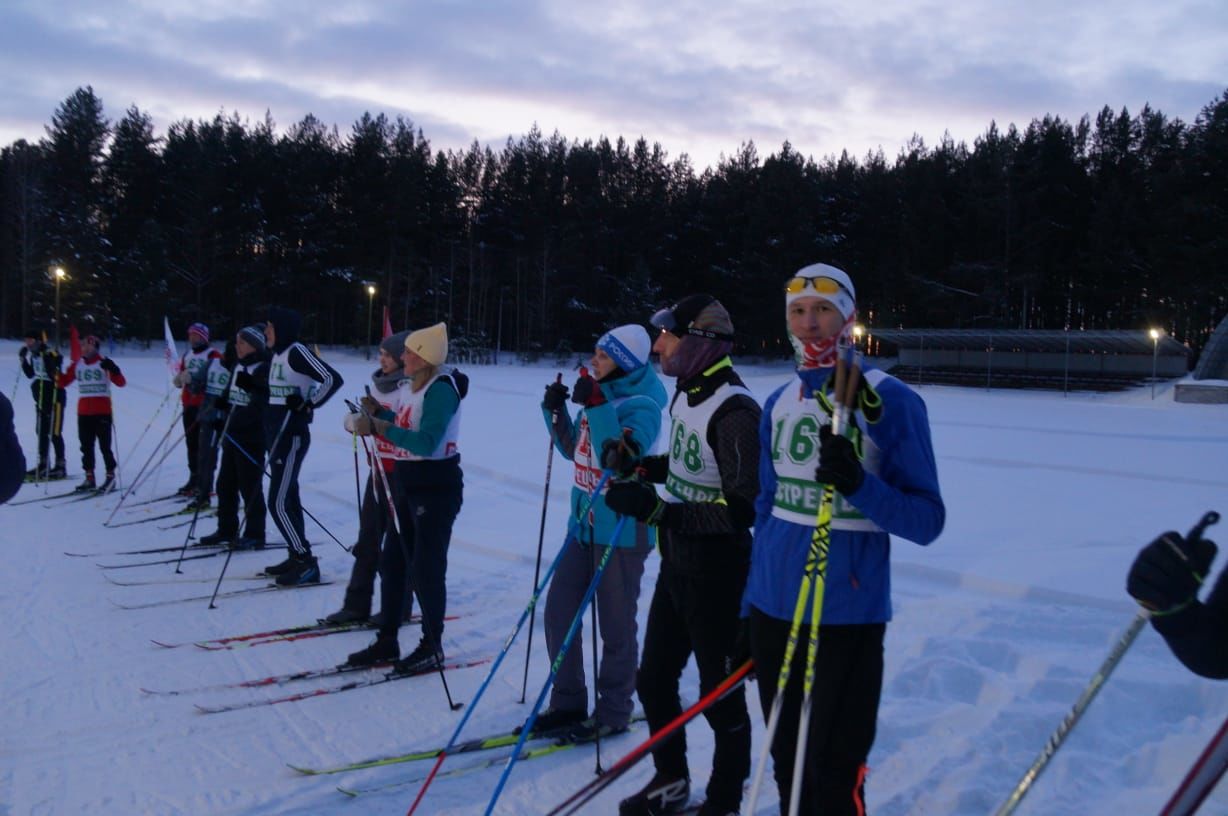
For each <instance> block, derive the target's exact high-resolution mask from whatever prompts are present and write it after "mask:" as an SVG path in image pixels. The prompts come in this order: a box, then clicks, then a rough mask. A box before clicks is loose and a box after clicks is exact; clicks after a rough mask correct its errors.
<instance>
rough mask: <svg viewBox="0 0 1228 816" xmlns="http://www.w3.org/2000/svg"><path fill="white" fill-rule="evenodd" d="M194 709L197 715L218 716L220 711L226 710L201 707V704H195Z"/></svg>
mask: <svg viewBox="0 0 1228 816" xmlns="http://www.w3.org/2000/svg"><path fill="white" fill-rule="evenodd" d="M192 707H193V708H195V709H196V713H197V714H217V713H218V712H219V711H224V710H225V709H222V708H214V707H212V706H206V705H201V704H200V703H193V704H192Z"/></svg>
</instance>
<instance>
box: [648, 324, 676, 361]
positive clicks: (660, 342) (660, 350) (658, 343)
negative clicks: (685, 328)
mask: <svg viewBox="0 0 1228 816" xmlns="http://www.w3.org/2000/svg"><path fill="white" fill-rule="evenodd" d="M681 342H682V338H681V337H678V336H676V335H674V334H673V333H671V332H667V331H665V330H662V331H661V333H660V334H658V335H657V339H656V340H655V341H654V342H653V344H652V350H653V351H655V352H656V353H657V354H659V355H661V366H662V367H664V366H665V364H666V362H667V361H668V360H669V359H670V358H671V357H673V356H674V352H675V351H676V350H677V349H678V344H679V343H681Z"/></svg>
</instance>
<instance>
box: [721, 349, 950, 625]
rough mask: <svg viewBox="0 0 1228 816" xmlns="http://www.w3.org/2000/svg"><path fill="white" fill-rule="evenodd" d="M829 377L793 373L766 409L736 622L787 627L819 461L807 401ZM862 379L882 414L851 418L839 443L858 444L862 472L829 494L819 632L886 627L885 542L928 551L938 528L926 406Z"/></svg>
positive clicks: (817, 407)
mask: <svg viewBox="0 0 1228 816" xmlns="http://www.w3.org/2000/svg"><path fill="white" fill-rule="evenodd" d="M831 371H832V369H809V370H798V371H797V377H796V378H795V379H793V380H792V381H791V382H789V383H788V384H786V385H784V386H782V387H781V388H778V389H777V390H776V391H775V392H773V393H772V395H771V396H770V397H768V400H767V402H766V403H765V405H764V409H763V419H762V421H761V422H760V425H759V440H760V456H759V495H758V497H757V498H756V500H755V514H756V520H755V535H754V540H753V544H752V546H751V567H750V577H749V578H748V580H747V584H746V591H745V593H744V595H743V598H742V614H743V616H746V615H749V614H750V608H751V607H752V606H753V607H755V608H756V609H758V610H760V611H761V612H763V613H765V614H767V615H770V616H772V617H774V618H777V619H780V620H792V619H793V613H794V608H795V606H796V603H797V594H798V590H799V588H800V587H801V581H802V575H803V573H804V568H805V562H806V554H807V552H808V550H809V549H810V542H811V537H812V535H813V533H814V528H815V522H814V520H813V517H814V515H815V512H814V510H813V509H811V508H812V507H817V503H818V502H817V497H818V495H819V492H820V488H821V486H820V485H819V484H818V483H817V482H815V481H813V479H814V471H815V469H816V467H817V466H818V462H819V451H818V448H819V446H818V434H817V430H818V426H820V425H822V424H826V423H827V422H829V421H830V417H829V416H828V414H827V412H826V411H825V410H824V408H823V407H822V405H821V403H820V402H819V401H818V400H817V399H816V397H815V393H816V392H819V391H822V390H823V389H824V387H825V386H826V387H827V388H830V385H829V384H828V382H827V381H828V379H829V376H830V374H831ZM863 376H864V378H865V382H866V383H867V384H869V385H872V386H873V388H874V389H875V390H876V391H877V393H878V395H879V397H880V398H881V400H882V412H881V416H879V417H878V418H877V420H876V421H875V422H873V423H871V422H869V421H867V420H866V417H865V416H864V415H863V414H862V412H861V411H857V412H855V413H854V415H853V418H851V419H850V420H849V422H848V423H847V430H846V434H847V435H849V436H850V437H852V438H854V439H855V440H856V439H857V436H858V435H860V436H861V437H862V439H861V440H860V442H859V444H860V445H861V447H862V449H863V450H865V452H866V456H865V460H864V461H863V466H864V467H865V470H866V474H865V480H864V481H863V482H862V485H861V487H859V488H858V489H857V491H856V492H854V493H852V494H851V495H849V496H841V495H840V494H839V493H836V494H835V502H834V504H833V521H832V531H831V547H830V552H829V556H828V565H827V579H826V586H825V588H824V598H823V610H822V619H821V623H822V624H864V623H885V622H887V621H889V620H891V571H890V556H891V540H890V536H891V535H897V536H900V537H902V538H906V539H909V540H910V541H914V542H916V543H917V544H921V545H927V544H929V543H931V542H932V541H933V540H934V539H936V538H937V537H938V535H939V533H941V532H942V527H943V524H944V522H945V520H946V508H945V506H944V505H943V501H942V496H941V494H940V493H939V489H938V471H937V467H936V465H935V462H934V451H933V447H932V446H931V443H930V430H929V419H928V416H927V413H926V409H925V403H924V401H922V399H921V397H920V396H918V395H917V393H916V392H915V391H913V390H912V389H911V388H909V387H908V386H907V385H905V384H904V383H903V382H901V381H899V380H897V379H896V378H895V377H892V376H890V375H887V374H884V373H883V372H881V371H878V370H876V369H873V368H869V367H867V369H866V371H865V373H864V375H863ZM784 401H791V402H784ZM778 404H779V410H778ZM808 416H809V419H808V418H807V417H808ZM774 434H776V436H775V437H774V436H773V435H774ZM790 434H791V435H790ZM786 437H787V438H786ZM782 471H783V473H782ZM790 472H791V474H792V475H791V476H790V475H785V474H788V473H790ZM807 473H808V474H809V475H802V476H800V478H799V474H807ZM802 496H804V497H807V498H799V497H802ZM790 511H793V512H790ZM803 519H805V521H804V522H803V521H802V520H803ZM810 611H811V606H810V604H809V603H807V605H806V612H805V620H804V622H805V623H809V622H810V619H811V615H810Z"/></svg>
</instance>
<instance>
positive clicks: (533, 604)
mask: <svg viewBox="0 0 1228 816" xmlns="http://www.w3.org/2000/svg"><path fill="white" fill-rule="evenodd" d="M609 479H610V471H606V472H605V473H603V474H602V475H601V481H599V482H597V487H596V488H595V489H594V490H593V493H592V496H590V497H589V500H588V505H587V506H586V507H585V508H584V510H583V512H581V514H580V515H581V516H583V515H584V514H585V513H588V511H589V508H590V507H592V504H593V501H594V498H593V497H595V496H598V495H600V493H601V489H602V488H603V487H605V483H606V482H607V481H609ZM569 544H571V538H570V537H568V538H567V540H566V541H564V542H563V546H562V547H560V548H559V554H558V555H556V556H555V557H554V561H553V562H552V563H551V564H550V567H549V569H547V570H546V574H545V576H544V577H543V578H542V580H541V583H539V584H538V585H537V587H536V588H535V589H534V590H533V596H532V597H531V598H529V605H528V606H526V607H525V608H524V611H523V612H521V613H520V620H518V621H516V626H515V627H514V628H513V629H512V633H511V634H510V635H508V637H507V640H506V641H504V643H503V648H502V649H500V650H499V654H497V655H495V662H494V663H492V664H491V666H490V671H489V672H487V673H486V679H485V680H483V681H482V685H480V686H478V690H477V693H476V694H474V695H473V702H471V703H470V704H469V705H468V707H467V708H466V709H465V713H464V714H463V715H461V720H460V722H458V723H457V724H456V730H454V731H453V732H452V738H451V739H449V740H448V744H447V745H445V746H444V749H443V750H442V751H440V752H439V756H438V757H436V758H435V765H434V767H432V768H431V772H430V773H429V774H427V775H426V779H425V780H423V782H422V788H421V789H420V790H419V791H418V795H417V796H416V797H415V798H414V801H413V804H411V805H410V806H409V810H408V811H407V812H406V816H411V814H413V812H414V811H415V810H417V808H418V804H419V803H420V802H421V801H422V797H423V796H424V795H426V789H427V788H429V787H430V786H431V781H432V780H433V779H434V778H435V774H436V773H437V772H438V771H439V766H440V765H442V764H443V761H444V759H445V758H446V757H447V756H448V752H449V751H451V750H452V748H453V746H455V745H456V741H457V740H458V739H460V735H461V731H463V730H464V728H465V724H466V723H468V722H469V716H470V715H471V714H473V710H474V708H476V707H477V704H478V701H479V700H481V699H482V695H483V694H485V693H486V688H487V686H489V685H490V681H491V680H493V679H494V678H495V674H496V673H497V672H498V671H499V666H500V665H502V663H503V658H505V657H507V653H508V651H509V650H510V649H511V648H512V644H513V643H514V642H515V641H516V636H517V635H519V634H520V630H521V629H522V628H523V627H524V622H525V620H526V619H527V618H528V617H529V615H530V614H532V612H533V610H534V609H536V608H537V601H538V599H539V598H540V597H541V594H542V591H543V590H544V589H545V588H546V585H547V584H549V583H550V579H551V578H552V577H553V576H554V571H555V569H557V568H558V565H559V562H560V561H562V560H563V553H565V552H567V547H568V545H569Z"/></svg>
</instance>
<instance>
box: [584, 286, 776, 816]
mask: <svg viewBox="0 0 1228 816" xmlns="http://www.w3.org/2000/svg"><path fill="white" fill-rule="evenodd" d="M652 325H653V326H655V327H656V328H657V329H658V330H659V332H660V334H659V335H658V336H657V338H656V340H655V342H654V343H653V351H655V352H657V353H658V354H659V355H660V356H661V371H662V372H663V373H664V374H667V375H670V376H673V377H677V378H678V379H677V385H676V390H675V392H674V397H673V400H672V401H671V402H670V417H671V428H670V436H669V446H670V452H669V453H668V454H663V455H659V456H646V457H644V458H642V459H638V460H636V459H635V457H633V456H629V455H628V451H627V447H626V445H625V444H619V442H617V441H615V440H611V441H610V442H609V443H607V445H606V449H605V455H604V456H603V464H604V465H605V466H606V467H607V468H610V469H612V470H614V471H615V472H617V473H620V474H621V475H623V476H626V475H629V474H630V473H631V472H632V471H634V470H636V469H637V468H638V469H639V470H640V471H641V472H642V473H643V474H644V475H645V477H646V478H647V480H648V481H650V482H657V483H664V485H665V498H664V500H662V499H661V498H660V497H658V495H657V492H656V489H655V488H653V487H652V486H651V485H650V484H646V483H645V482H643V481H639V480H620V481H616V482H614V483H613V484H612V485H611V486H610V488H609V492H608V493H607V494H606V504H608V505H609V507H610V509H612V510H614V511H615V512H616V513H621V514H624V515H629V516H633V517H635V518H636V519H639V520H640V521H644V522H647V523H649V524H654V525H656V526H657V528H658V529H659V531H660V542H661V544H660V547H661V572H660V574H659V575H658V577H657V586H656V590H655V591H654V593H653V596H652V606H651V607H650V609H649V612H648V626H647V630H646V632H645V635H644V653H643V656H642V657H641V659H640V668H639V675H638V679H637V682H636V691H637V692H638V693H639V696H640V701H641V702H642V703H643V705H644V714H645V715H646V717H647V719H648V727H649V729H651V730H652V731H653V732H656V731H658V730H660V729H661V728H663V727H664V726H665V725H667V724H668V723H669V722H670V721H671V720H673V719H674V718H675V717H677V716H678V715H679V714H681V713H682V705H681V702H680V699H679V696H678V681H679V678H680V677H681V675H682V670H683V668H684V667H685V666H686V663H687V660H688V659H689V658H690V656H691V654H692V652H693V653H694V655H695V664H696V667H697V668H698V669H699V693H700V694H707V693H708V692H710V691H712V689H714V688H715V687H716V686H718V685H720V683H721V682H722V681H724V680H725V678H726V677H728V676H729V675H730V674H732V673H733V672H734V670H735V669H737V665H736V662H735V661H737V654H736V651H737V649H736V646H737V638H736V634H737V632H738V630H739V624H738V615H739V608H740V604H741V600H742V591H743V589H745V587H746V575H747V571H748V570H749V568H750V540H751V536H750V527H751V524H752V523H753V522H754V519H755V509H754V501H755V495H756V493H757V492H758V489H759V471H758V465H759V419H760V415H761V411H760V408H759V404H758V403H757V402H755V399H754V397H752V396H751V394H750V392H749V391H748V390H747V389H746V386H745V385H744V384H743V383H742V380H741V378H740V377H738V375H737V373H736V372H735V371H734V369H733V362H732V360H730V358H729V352H730V350H731V349H732V347H733V324H732V322H731V321H730V319H729V313H728V312H727V311H726V310H725V307H724V306H722V305H721V303H720V301H718V300H716V299H715V298H713V297H712V296H710V295H691V296H689V297H686V298H683V299H682V300H680V301H679V302H678V303H677V304H676V305H674V306H673V307H671V308H668V309H662V310H661V311H659V312H657V313H656V314H655V315H653V317H652ZM704 716H705V717H706V718H707V720H708V725H710V726H711V727H712V730H713V732H714V734H715V740H714V741H715V748H714V752H713V757H712V774H711V776H710V778H709V780H708V789H707V799H706V800H705V802H704V804H703V806H702V807H701V808H700V810H699V813H700V814H702V815H703V816H725V814H730V813H737V812H738V809H739V807H740V806H741V803H742V784H743V782H745V780H746V778H747V776H749V774H750V744H751V727H750V716H749V714H748V713H747V709H746V695H745V693H744V691H743V690H742V688H740V687H739V688H738V689H736V690H735V691H733V692H731V693H730V694H728V695H727V696H726V697H725V698H724V699H722V700H721V701H720V702H718V703H716V704H714V705H713V706H712V707H711V708H709V709H708V710H707V711H706V712H704ZM653 762H654V763H655V765H656V771H657V772H656V774H655V775H654V776H653V778H652V780H651V781H650V782H649V783H648V785H646V786H645V787H644V788H643V789H642V790H640V791H639V792H638V793H636V794H635V795H633V796H631V797H628V798H627V799H624V800H623V801H622V802H621V803H620V804H619V807H618V812H619V814H620V816H656V815H657V814H663V813H674V812H677V811H678V810H680V809H682V808H683V807H685V806H686V805H687V802H688V800H689V799H690V774H689V771H688V768H687V758H686V735H685V734H684V733H683V732H682V731H679V732H678V733H677V735H676V736H674V737H671V738H670V739H669V740H667V741H665V742H664V743H662V744H661V746H660V747H659V748H657V750H656V751H655V753H654V754H653Z"/></svg>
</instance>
